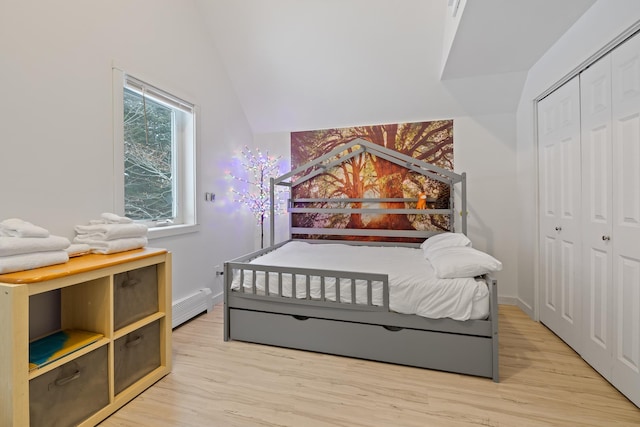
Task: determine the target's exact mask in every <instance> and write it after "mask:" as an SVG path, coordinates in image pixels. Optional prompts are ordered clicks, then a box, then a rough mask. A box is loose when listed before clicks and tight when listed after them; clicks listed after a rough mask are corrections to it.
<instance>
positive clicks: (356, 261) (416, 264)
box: [232, 242, 489, 320]
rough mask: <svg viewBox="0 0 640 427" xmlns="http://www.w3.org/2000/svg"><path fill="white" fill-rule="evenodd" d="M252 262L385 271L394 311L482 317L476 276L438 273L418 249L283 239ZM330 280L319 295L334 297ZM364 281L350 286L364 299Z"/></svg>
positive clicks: (299, 289) (300, 291) (287, 285)
mask: <svg viewBox="0 0 640 427" xmlns="http://www.w3.org/2000/svg"><path fill="white" fill-rule="evenodd" d="M251 263H252V264H259V265H271V266H282V267H298V268H317V269H328V270H339V271H353V272H366V273H382V274H388V276H389V308H390V309H391V310H393V311H396V312H398V313H404V314H417V315H420V316H424V317H429V318H432V319H438V318H444V317H448V318H451V319H455V320H468V319H480V318H485V317H486V316H487V314H488V299H489V291H488V289H487V285H486V283H485V282H484V281H482V280H476V279H474V278H464V279H439V278H437V277H436V276H435V273H434V270H433V267H432V266H431V263H430V262H429V261H427V260H426V259H425V258H424V254H423V251H422V250H421V249H414V248H403V247H380V246H352V245H343V244H311V243H306V242H289V243H287V244H285V245H283V246H282V247H280V248H278V249H276V250H274V251H272V252H270V253H268V254H266V255H263V256H261V257H258V258H256V259H254V260H253V261H251ZM239 276H240V275H239V274H238V272H236V274H234V280H233V283H232V289H234V290H238V289H239V288H240V279H239ZM291 281H292V280H291V275H283V287H282V294H283V295H285V296H289V297H290V296H291V289H292V285H291ZM318 282H319V280H317V279H316V280H315V281H312V285H311V297H312V298H319V297H320V290H319V285H318ZM334 282H335V281H334V280H329V279H328V280H327V281H326V290H325V295H326V297H327V298H328V299H330V300H333V301H335V283H334ZM304 283H305V282H304V276H298V277H297V279H296V297H297V298H306V289H305V285H304ZM365 286H366V285H364V284H362V283H358V285H357V286H356V301H357V303H358V304H364V303H366V298H367V296H366V290H365V289H366V287H365ZM251 287H252V277H251V273H250V272H248V271H246V272H245V275H244V288H245V289H246V290H250V289H251ZM264 287H265V284H264V274H258V275H257V276H256V288H257V291H258V292H260V293H262V294H264ZM276 291H277V275H276V274H273V273H272V274H270V280H269V293H270V294H275V293H276ZM340 291H341V292H340V300H341V301H344V302H349V301H351V290H350V281H348V280H342V281H341V286H340ZM372 300H373V304H374V305H382V293H381V285H380V284H379V283H378V284H374V286H373V298H372Z"/></svg>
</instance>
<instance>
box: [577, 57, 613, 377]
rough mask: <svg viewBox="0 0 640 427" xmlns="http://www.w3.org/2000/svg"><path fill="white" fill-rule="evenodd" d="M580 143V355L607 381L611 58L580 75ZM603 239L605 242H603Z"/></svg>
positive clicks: (610, 351)
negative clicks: (581, 290)
mask: <svg viewBox="0 0 640 427" xmlns="http://www.w3.org/2000/svg"><path fill="white" fill-rule="evenodd" d="M580 98H581V110H580V121H581V140H582V230H583V231H582V248H583V249H582V260H583V262H582V266H583V268H582V272H583V276H582V277H583V286H584V288H585V292H584V294H583V297H582V298H583V299H582V301H583V311H582V312H583V326H584V327H583V330H582V332H583V348H582V352H581V356H582V357H583V358H584V359H585V360H586V361H587V362H588V363H589V364H590V365H591V366H593V367H594V368H595V369H596V370H597V371H598V372H599V373H600V374H601V375H602V376H604V377H605V378H607V379H610V378H611V354H612V351H613V350H612V345H613V344H612V341H613V339H612V333H613V326H612V321H611V319H612V311H611V307H612V304H613V302H612V299H611V296H610V295H611V292H612V286H611V278H612V274H613V273H612V267H611V265H612V264H611V263H612V249H611V247H612V245H611V242H610V241H609V240H607V239H606V236H611V221H612V219H611V215H612V208H611V190H612V167H611V138H612V129H611V56H610V55H607V56H605V57H603V58H602V59H600V60H599V61H598V62H596V63H595V64H593V65H592V66H591V67H589V68H588V69H587V70H585V71H584V72H583V73H582V74H581V75H580ZM603 236H604V237H605V238H603Z"/></svg>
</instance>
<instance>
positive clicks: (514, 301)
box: [498, 296, 518, 305]
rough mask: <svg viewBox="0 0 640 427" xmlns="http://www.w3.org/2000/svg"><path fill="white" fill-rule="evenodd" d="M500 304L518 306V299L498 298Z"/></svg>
mask: <svg viewBox="0 0 640 427" xmlns="http://www.w3.org/2000/svg"><path fill="white" fill-rule="evenodd" d="M498 304H504V305H518V298H515V297H500V296H499V297H498Z"/></svg>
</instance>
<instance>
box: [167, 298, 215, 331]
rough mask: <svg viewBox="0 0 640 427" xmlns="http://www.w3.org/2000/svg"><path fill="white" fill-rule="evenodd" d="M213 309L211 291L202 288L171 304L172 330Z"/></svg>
mask: <svg viewBox="0 0 640 427" xmlns="http://www.w3.org/2000/svg"><path fill="white" fill-rule="evenodd" d="M212 308H213V299H212V297H211V289H209V288H203V289H200V290H199V291H198V292H196V293H194V294H192V295H189V296H188V297H185V298H182V299H180V300H178V301H174V302H173V321H172V325H171V327H172V328H175V327H176V326H179V325H181V324H183V323H184V322H186V321H187V320H189V319H192V318H194V317H195V316H197V315H198V314H200V313H203V312H205V311H206V312H209V311H210V310H211V309H212Z"/></svg>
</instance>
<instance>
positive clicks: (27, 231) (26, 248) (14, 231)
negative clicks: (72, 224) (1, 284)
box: [0, 218, 71, 274]
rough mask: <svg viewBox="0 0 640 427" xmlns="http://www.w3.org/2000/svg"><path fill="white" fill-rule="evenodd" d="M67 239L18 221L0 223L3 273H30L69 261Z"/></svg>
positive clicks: (1, 269)
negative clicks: (39, 268) (24, 271)
mask: <svg viewBox="0 0 640 427" xmlns="http://www.w3.org/2000/svg"><path fill="white" fill-rule="evenodd" d="M70 245H71V242H70V241H69V239H67V238H66V237H60V236H53V235H50V234H49V231H48V230H47V229H45V228H42V227H39V226H37V225H34V224H32V223H30V222H27V221H24V220H22V219H19V218H10V219H5V220H4V221H0V273H2V274H4V273H12V272H14V271H22V270H31V269H32V268H38V267H45V266H48V265H54V264H62V263H65V262H67V261H68V260H69V254H68V252H67V249H68V248H69V246H70Z"/></svg>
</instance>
